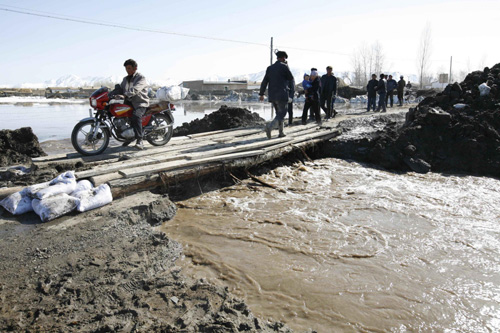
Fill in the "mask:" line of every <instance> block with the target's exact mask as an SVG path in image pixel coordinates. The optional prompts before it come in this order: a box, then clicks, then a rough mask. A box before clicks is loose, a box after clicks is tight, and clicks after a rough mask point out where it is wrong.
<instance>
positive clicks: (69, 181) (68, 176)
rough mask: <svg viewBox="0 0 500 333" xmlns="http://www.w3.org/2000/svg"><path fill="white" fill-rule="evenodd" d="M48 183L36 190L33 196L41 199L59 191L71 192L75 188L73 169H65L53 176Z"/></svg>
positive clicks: (59, 192)
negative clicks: (46, 185) (65, 170)
mask: <svg viewBox="0 0 500 333" xmlns="http://www.w3.org/2000/svg"><path fill="white" fill-rule="evenodd" d="M49 185H50V186H49V187H46V188H44V189H42V190H39V191H38V192H36V193H35V195H34V198H36V199H43V198H48V197H51V196H53V195H57V194H61V193H66V194H71V193H72V192H74V191H75V189H76V177H75V173H74V172H73V171H67V172H65V173H63V174H60V175H59V176H57V177H56V178H54V179H53V180H52V181H51V182H50V184H49Z"/></svg>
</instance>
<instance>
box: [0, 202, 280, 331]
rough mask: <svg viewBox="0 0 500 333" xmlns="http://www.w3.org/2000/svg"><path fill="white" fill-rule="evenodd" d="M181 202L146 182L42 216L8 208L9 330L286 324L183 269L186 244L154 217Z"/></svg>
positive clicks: (1, 293) (0, 247) (3, 219)
mask: <svg viewBox="0 0 500 333" xmlns="http://www.w3.org/2000/svg"><path fill="white" fill-rule="evenodd" d="M175 212H176V207H175V205H174V204H173V203H172V202H171V201H170V200H168V198H167V197H164V196H161V195H155V194H151V193H149V192H143V193H141V194H136V195H133V196H130V197H127V198H126V199H123V200H118V201H115V202H113V203H112V204H111V205H110V206H106V207H103V208H101V209H98V210H95V211H92V212H89V213H87V214H84V215H79V216H68V217H64V218H61V219H58V220H56V221H53V222H51V223H47V224H43V225H42V224H39V223H38V222H36V220H37V218H36V217H35V216H29V214H28V215H27V216H24V217H22V218H21V219H20V220H15V219H14V218H12V217H10V216H6V215H8V214H7V213H5V212H1V214H2V215H0V233H1V235H2V242H1V243H0V258H1V260H0V281H2V282H1V284H0V300H1V302H0V327H1V328H2V330H3V331H9V330H11V331H25V330H26V331H32V330H34V331H51V332H53V331H61V332H62V331H64V332H68V331H70V332H76V331H94V332H112V331H121V332H130V331H134V332H158V331H162V332H180V331H183V332H237V331H251V332H255V331H259V332H289V331H290V330H288V329H287V328H286V327H285V326H284V325H283V324H281V323H276V322H275V323H270V322H267V321H263V320H261V319H258V318H255V317H254V316H253V315H252V314H251V312H250V311H249V309H248V308H247V306H246V305H245V303H244V302H243V301H241V300H238V299H236V298H235V297H233V296H232V295H231V294H230V293H229V292H228V291H227V288H223V287H217V286H214V285H211V284H209V283H207V282H206V281H205V280H203V279H201V280H193V279H189V278H186V277H185V276H183V274H182V273H181V271H180V268H179V267H177V266H175V261H176V260H177V259H178V258H179V256H180V255H181V253H182V248H181V246H180V244H179V243H177V242H175V241H173V240H171V239H169V238H168V237H167V236H166V235H165V234H164V233H163V232H160V231H158V230H157V228H156V227H154V226H157V225H159V224H161V223H162V222H164V221H167V220H170V219H171V218H172V217H173V216H174V215H175ZM167 223H168V222H167Z"/></svg>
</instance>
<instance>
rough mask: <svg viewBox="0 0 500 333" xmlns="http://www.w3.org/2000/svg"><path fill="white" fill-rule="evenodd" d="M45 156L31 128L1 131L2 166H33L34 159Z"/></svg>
mask: <svg viewBox="0 0 500 333" xmlns="http://www.w3.org/2000/svg"><path fill="white" fill-rule="evenodd" d="M45 155H46V154H45V153H44V151H43V150H42V148H41V147H40V143H39V142H38V138H37V137H36V135H35V134H34V133H33V130H32V129H31V127H23V128H19V129H16V130H1V131H0V166H9V165H15V164H31V158H32V157H38V156H45Z"/></svg>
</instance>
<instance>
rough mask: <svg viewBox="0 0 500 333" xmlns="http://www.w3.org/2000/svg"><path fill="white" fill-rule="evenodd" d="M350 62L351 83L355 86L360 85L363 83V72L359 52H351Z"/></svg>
mask: <svg viewBox="0 0 500 333" xmlns="http://www.w3.org/2000/svg"><path fill="white" fill-rule="evenodd" d="M351 62H352V66H353V78H352V83H353V84H354V85H355V86H362V85H364V73H363V65H362V62H361V57H360V55H359V53H357V52H356V51H355V52H354V53H353V55H352V57H351Z"/></svg>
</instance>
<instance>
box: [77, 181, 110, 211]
mask: <svg viewBox="0 0 500 333" xmlns="http://www.w3.org/2000/svg"><path fill="white" fill-rule="evenodd" d="M78 195H79V203H78V206H77V208H76V210H78V211H79V212H86V211H89V210H92V209H96V208H99V207H102V206H104V205H107V204H109V203H111V202H112V201H113V195H112V194H111V188H109V185H108V184H102V185H99V186H98V187H96V188H94V189H92V190H89V191H82V192H79V193H78Z"/></svg>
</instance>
